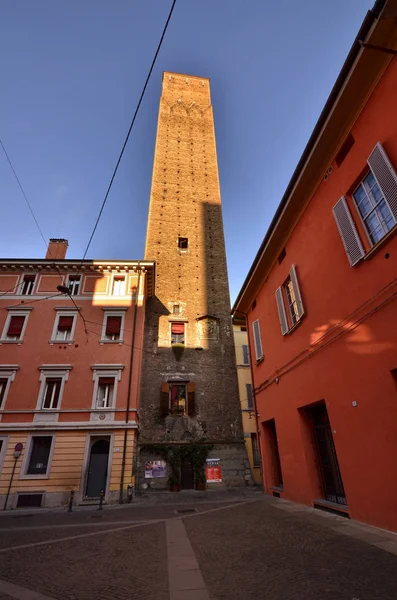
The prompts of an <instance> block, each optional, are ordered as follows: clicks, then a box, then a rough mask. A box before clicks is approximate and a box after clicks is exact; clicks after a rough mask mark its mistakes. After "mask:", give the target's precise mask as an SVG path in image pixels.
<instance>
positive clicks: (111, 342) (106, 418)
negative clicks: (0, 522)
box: [0, 240, 154, 509]
mask: <svg viewBox="0 0 397 600" xmlns="http://www.w3.org/2000/svg"><path fill="white" fill-rule="evenodd" d="M66 249H67V242H66V240H51V242H50V244H49V248H48V252H47V256H46V258H45V259H42V260H40V259H0V509H3V508H5V507H6V508H7V509H13V508H22V507H28V506H29V507H32V506H36V507H39V506H41V507H52V506H59V505H63V504H65V503H67V502H68V500H69V497H70V493H71V491H74V493H75V494H74V501H75V502H77V503H80V502H83V503H84V502H93V501H94V502H96V501H98V498H99V496H100V494H101V492H103V495H104V499H105V501H106V502H117V501H125V500H126V499H127V490H128V486H131V485H132V484H133V483H134V476H133V470H134V461H135V448H136V444H137V432H138V398H139V389H140V375H141V363H142V346H143V330H144V310H145V301H146V297H147V296H148V295H151V294H152V292H153V286H154V263H153V262H151V261H131V260H127V261H126V260H123V261H114V260H110V261H109V260H105V261H101V260H83V261H80V260H77V259H76V260H70V259H67V258H66ZM60 285H61V286H64V287H66V288H67V289H68V290H69V294H65V293H62V290H61V291H60V290H59V289H57V288H58V286H60Z"/></svg>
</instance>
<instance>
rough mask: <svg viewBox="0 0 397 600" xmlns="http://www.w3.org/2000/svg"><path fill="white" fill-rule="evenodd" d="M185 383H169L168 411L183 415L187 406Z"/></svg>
mask: <svg viewBox="0 0 397 600" xmlns="http://www.w3.org/2000/svg"><path fill="white" fill-rule="evenodd" d="M186 400H187V395H186V384H180V383H175V384H171V385H170V413H171V414H172V415H175V414H179V415H181V414H182V415H184V414H185V413H186V408H187V406H186V405H187V402H186Z"/></svg>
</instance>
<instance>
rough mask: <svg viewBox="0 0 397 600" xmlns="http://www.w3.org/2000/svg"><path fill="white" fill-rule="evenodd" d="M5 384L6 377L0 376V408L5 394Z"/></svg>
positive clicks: (6, 382) (6, 381)
mask: <svg viewBox="0 0 397 600" xmlns="http://www.w3.org/2000/svg"><path fill="white" fill-rule="evenodd" d="M7 385H8V379H5V378H3V377H1V378H0V408H1V407H2V406H3V400H4V398H5V395H6V389H7Z"/></svg>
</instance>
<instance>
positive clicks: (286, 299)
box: [276, 265, 305, 335]
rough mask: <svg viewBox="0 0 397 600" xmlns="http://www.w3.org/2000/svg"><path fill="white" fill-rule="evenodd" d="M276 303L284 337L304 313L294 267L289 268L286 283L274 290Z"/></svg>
mask: <svg viewBox="0 0 397 600" xmlns="http://www.w3.org/2000/svg"><path fill="white" fill-rule="evenodd" d="M276 302H277V310H278V316H279V319H280V326H281V333H282V334H283V335H285V334H286V333H289V331H291V329H292V328H293V327H294V326H295V325H296V324H297V323H298V322H299V321H300V320H301V318H302V317H303V315H304V313H305V311H304V308H303V303H302V297H301V293H300V288H299V283H298V277H297V274H296V270H295V266H294V265H292V267H291V270H290V272H289V277H288V279H287V281H285V282H284V284H283V286H282V287H279V288H278V289H277V290H276ZM285 303H286V304H287V307H288V317H287V313H286V311H285Z"/></svg>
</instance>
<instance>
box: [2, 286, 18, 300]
mask: <svg viewBox="0 0 397 600" xmlns="http://www.w3.org/2000/svg"><path fill="white" fill-rule="evenodd" d="M19 285H20V284H19V283H17V284H16V285H13V286H12V288H10V289H9V290H6V291H5V292H2V293H1V294H0V298H1V297H2V296H7V294H9V293H10V292H12V291H13V290H15V289H16V288H17V287H19Z"/></svg>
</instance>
